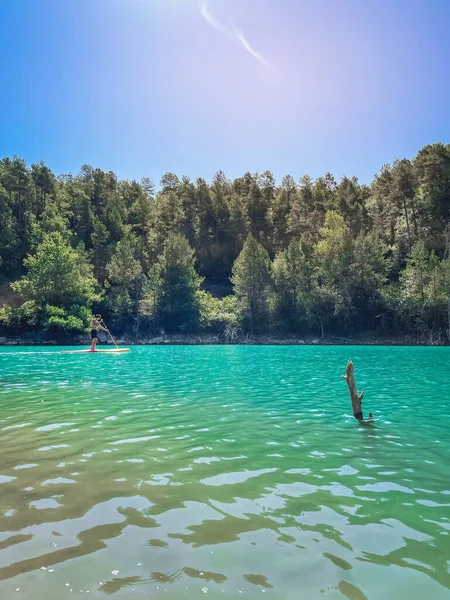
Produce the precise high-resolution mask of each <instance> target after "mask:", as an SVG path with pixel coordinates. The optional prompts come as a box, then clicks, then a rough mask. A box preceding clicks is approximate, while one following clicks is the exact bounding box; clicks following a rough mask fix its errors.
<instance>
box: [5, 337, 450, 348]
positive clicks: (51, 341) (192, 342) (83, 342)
mask: <svg viewBox="0 0 450 600" xmlns="http://www.w3.org/2000/svg"><path fill="white" fill-rule="evenodd" d="M116 341H117V343H118V345H120V346H123V345H127V346H430V347H433V346H441V347H445V346H448V345H449V342H448V341H444V340H430V341H427V340H417V339H413V338H407V337H399V338H375V337H367V338H363V339H349V338H342V337H337V336H336V337H334V336H325V337H324V338H323V339H322V338H318V337H304V338H302V337H300V336H299V337H288V336H286V337H285V336H270V335H262V336H250V335H248V336H245V337H240V338H237V339H236V340H234V341H233V342H226V341H224V340H223V339H221V337H220V336H218V335H212V334H204V335H199V336H194V335H160V336H154V337H146V336H142V337H139V338H136V337H132V336H126V335H124V336H122V337H117V338H116ZM90 343H91V340H90V338H89V337H88V336H80V335H78V336H73V337H69V336H68V337H67V338H65V337H64V338H62V337H60V336H59V337H58V338H55V337H53V338H51V337H46V336H45V335H44V334H35V335H33V334H30V335H25V336H20V337H14V336H0V347H1V346H7V347H11V346H12V347H14V346H74V347H80V346H81V347H83V346H89V345H90ZM113 345H114V344H112V343H111V341H108V343H107V344H106V343H101V342H100V343H99V346H113Z"/></svg>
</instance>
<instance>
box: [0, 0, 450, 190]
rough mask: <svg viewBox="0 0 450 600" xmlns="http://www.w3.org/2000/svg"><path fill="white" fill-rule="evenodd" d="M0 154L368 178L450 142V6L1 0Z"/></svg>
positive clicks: (203, 172)
mask: <svg viewBox="0 0 450 600" xmlns="http://www.w3.org/2000/svg"><path fill="white" fill-rule="evenodd" d="M0 9H1V10H0V13H1V21H0V156H6V155H12V154H18V155H20V156H22V157H24V158H25V159H26V160H27V162H29V163H32V162H37V161H40V160H44V161H45V162H46V163H47V164H48V165H49V166H50V167H51V168H52V169H53V170H54V171H55V172H56V173H63V172H74V173H75V172H77V171H78V169H79V167H80V166H81V164H83V163H88V164H91V165H93V166H95V167H101V168H103V169H105V170H113V171H115V172H116V173H117V174H118V175H119V176H120V177H122V178H136V179H140V178H141V177H144V176H148V177H151V178H152V179H153V180H154V181H155V182H159V179H160V177H161V175H162V174H163V173H165V172H166V171H173V172H175V173H177V174H178V175H183V174H186V175H189V176H190V177H192V178H195V177H198V176H202V177H205V178H206V179H208V180H209V179H211V177H212V176H213V174H214V173H215V172H216V171H217V170H218V169H222V170H224V171H225V173H226V174H227V175H228V176H229V177H231V178H232V177H237V176H240V175H241V174H243V173H244V172H245V171H247V170H248V171H251V172H255V171H259V172H261V171H263V170H265V169H270V170H272V171H273V172H274V174H275V176H276V177H277V179H278V180H281V177H282V176H283V175H285V174H286V173H290V174H292V175H293V176H294V177H296V178H298V177H300V176H302V175H303V174H305V173H308V174H310V175H312V176H313V177H317V176H319V175H321V174H323V173H325V172H326V171H331V172H332V173H333V174H334V175H335V176H336V177H338V178H339V177H341V176H342V175H344V174H346V175H356V176H358V177H359V178H360V180H361V181H363V182H369V181H370V180H371V179H372V176H373V174H374V173H375V172H376V171H378V169H379V168H380V167H381V165H382V164H383V163H385V162H391V161H392V160H394V159H395V158H403V157H408V158H412V157H413V156H414V155H415V154H416V153H417V151H418V150H419V149H420V148H421V147H422V146H424V145H425V144H427V143H433V142H436V141H442V142H445V143H448V142H449V141H450V118H449V106H450V77H449V75H448V73H449V66H448V65H449V64H450V36H449V35H448V24H449V23H450V2H448V0H428V1H426V0H423V1H422V0H420V1H419V0H209V2H202V1H201V0H72V1H70V2H69V1H68V0H67V1H66V0H0Z"/></svg>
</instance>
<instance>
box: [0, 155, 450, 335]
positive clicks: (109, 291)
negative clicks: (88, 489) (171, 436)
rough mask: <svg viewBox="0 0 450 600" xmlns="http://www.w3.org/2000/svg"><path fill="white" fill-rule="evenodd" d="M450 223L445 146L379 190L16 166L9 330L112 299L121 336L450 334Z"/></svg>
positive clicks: (9, 173) (67, 323)
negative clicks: (129, 177)
mask: <svg viewBox="0 0 450 600" xmlns="http://www.w3.org/2000/svg"><path fill="white" fill-rule="evenodd" d="M449 225H450V145H444V144H432V145H428V146H425V147H424V148H423V149H422V150H421V151H420V152H419V153H418V155H417V156H416V157H415V158H414V159H413V160H406V159H403V160H397V161H395V162H394V163H393V164H391V165H384V166H383V167H382V168H381V170H380V172H379V173H378V174H377V175H376V176H375V178H374V180H373V182H372V183H371V185H370V186H367V185H362V184H361V183H359V182H358V180H357V179H356V178H355V177H343V178H342V179H341V180H340V181H336V180H335V179H334V178H333V176H332V175H331V174H330V173H327V174H325V175H324V176H323V177H318V178H317V179H312V178H311V177H309V176H303V177H302V178H301V179H300V180H298V181H296V180H295V179H294V178H293V177H292V176H291V175H286V176H285V177H284V178H283V180H282V182H281V185H277V183H276V181H275V178H274V176H273V174H272V173H271V172H270V171H266V172H264V173H262V174H258V173H249V172H247V173H245V174H244V175H243V176H242V177H238V178H237V179H235V180H234V181H230V180H228V179H227V178H226V176H225V175H224V173H223V172H221V171H219V172H218V173H216V175H215V176H214V178H213V180H212V182H211V183H208V182H206V181H205V180H204V179H201V178H199V179H197V180H195V181H194V180H191V179H189V178H188V177H181V178H179V177H177V176H176V175H175V174H173V173H166V174H165V175H164V176H163V177H162V179H161V185H160V189H159V190H157V189H156V188H155V186H154V184H153V183H152V182H151V181H150V180H149V179H148V178H144V179H142V180H141V181H140V182H137V181H119V180H118V178H117V176H116V175H115V174H114V173H112V172H105V171H102V170H101V169H96V168H93V167H91V166H89V165H83V166H82V168H81V170H80V172H79V173H78V174H76V175H61V176H58V177H56V176H55V175H54V174H53V173H52V172H51V170H50V169H49V167H47V166H46V165H45V164H44V163H39V164H33V165H31V167H28V166H27V164H26V163H25V161H24V160H23V159H21V158H19V157H17V156H13V157H7V158H4V159H1V160H0V279H3V280H6V281H8V282H13V283H12V285H13V288H14V289H15V290H17V291H18V292H19V293H20V295H21V297H22V300H23V304H22V306H20V307H18V308H9V307H7V306H5V307H3V308H2V309H1V311H0V322H1V324H2V326H4V327H7V328H9V330H10V331H13V330H14V331H25V330H36V331H37V330H42V329H47V330H48V331H51V332H53V331H67V332H73V331H79V330H80V328H83V327H84V326H85V325H86V320H87V319H88V317H89V315H88V312H89V311H90V310H91V309H92V304H93V303H94V302H96V303H97V302H101V304H100V305H98V306H99V308H100V307H101V310H102V312H105V314H106V316H108V317H110V319H113V320H114V325H115V327H116V329H118V330H120V329H122V330H130V329H133V331H134V332H135V333H136V334H138V332H139V331H140V330H148V331H157V330H158V329H159V328H160V327H164V328H165V329H166V330H167V331H170V332H178V331H192V332H195V331H197V330H198V329H199V328H200V329H204V330H207V331H214V332H216V333H219V334H222V333H224V330H226V331H227V332H228V333H229V334H230V335H228V334H227V335H225V334H224V338H226V339H229V340H233V339H235V337H234V334H235V332H236V331H237V330H238V329H241V330H242V331H243V332H247V331H250V332H255V333H257V332H260V333H263V332H267V331H268V330H269V329H271V330H277V331H278V330H279V331H284V332H291V331H295V332H298V333H312V334H314V335H318V334H319V333H324V332H325V331H327V332H329V333H334V334H336V335H342V334H349V333H357V332H359V333H363V332H367V331H371V332H375V331H380V332H383V333H389V332H390V331H395V332H396V333H397V334H405V333H408V334H409V333H411V334H412V335H416V336H422V337H424V336H425V337H426V336H427V335H433V336H434V337H436V336H437V337H439V336H441V337H442V336H444V335H446V334H447V332H448V333H449V337H450V327H449V322H448V321H449V314H450V313H449V311H448V306H449V296H450V284H449V275H448V270H449V267H448V265H449V255H450V252H449V250H450V243H449V240H450V236H449V233H448V232H449V231H450V228H449ZM196 267H197V269H198V274H197V271H196ZM203 278H204V279H205V283H206V285H205V288H206V289H208V290H211V291H213V292H214V294H213V295H210V294H208V293H206V292H205V291H202V290H201V289H200V288H201V282H202V280H203ZM233 289H234V292H235V294H234V295H232V291H233ZM218 295H219V296H220V295H223V296H225V298H222V299H221V298H216V297H214V296H218ZM0 300H1V298H0ZM6 301H8V299H6ZM83 310H85V311H86V312H83ZM80 311H81V312H80ZM230 332H234V333H233V335H231V333H230ZM430 332H431V333H430Z"/></svg>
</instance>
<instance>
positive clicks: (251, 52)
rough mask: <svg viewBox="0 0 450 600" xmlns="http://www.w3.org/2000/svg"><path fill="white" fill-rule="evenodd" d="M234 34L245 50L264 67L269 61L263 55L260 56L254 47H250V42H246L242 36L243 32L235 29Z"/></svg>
mask: <svg viewBox="0 0 450 600" xmlns="http://www.w3.org/2000/svg"><path fill="white" fill-rule="evenodd" d="M236 36H237V39H238V40H239V41H240V43H241V44H242V45H243V46H244V48H245V49H246V50H247V52H250V54H251V55H252V56H253V57H254V58H256V60H259V62H261V63H262V64H263V65H265V66H266V67H268V66H269V63H268V62H267V60H266V59H265V58H264V57H262V56H261V54H259V53H258V52H256V50H255V49H254V48H252V47H251V46H250V43H249V42H248V40H247V38H246V37H245V36H244V33H243V32H242V31H236Z"/></svg>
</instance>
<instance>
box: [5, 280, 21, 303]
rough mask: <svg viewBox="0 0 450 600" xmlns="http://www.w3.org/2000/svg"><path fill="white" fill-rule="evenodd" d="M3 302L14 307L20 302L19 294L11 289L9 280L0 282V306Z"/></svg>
mask: <svg viewBox="0 0 450 600" xmlns="http://www.w3.org/2000/svg"><path fill="white" fill-rule="evenodd" d="M5 304H9V306H14V307H17V306H20V305H21V304H22V300H21V298H20V296H19V294H16V292H15V291H14V290H12V289H11V286H10V285H9V281H6V282H4V283H0V308H1V307H2V306H4V305H5Z"/></svg>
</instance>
